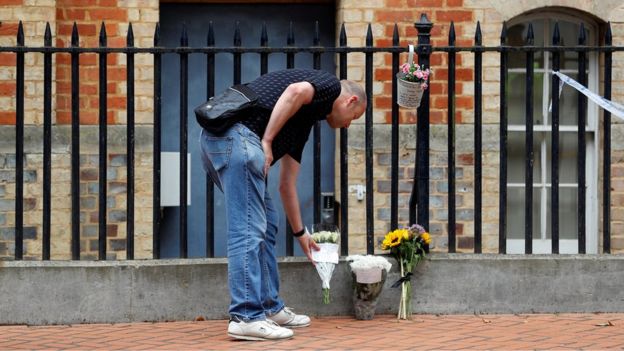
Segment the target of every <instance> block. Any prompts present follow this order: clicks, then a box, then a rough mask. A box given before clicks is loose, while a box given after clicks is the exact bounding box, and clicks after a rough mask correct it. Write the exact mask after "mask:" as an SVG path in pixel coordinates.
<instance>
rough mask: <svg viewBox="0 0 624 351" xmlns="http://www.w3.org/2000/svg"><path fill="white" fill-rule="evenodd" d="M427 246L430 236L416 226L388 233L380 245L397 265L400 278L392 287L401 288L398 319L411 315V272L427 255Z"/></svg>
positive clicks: (423, 229) (419, 226) (429, 242)
mask: <svg viewBox="0 0 624 351" xmlns="http://www.w3.org/2000/svg"><path fill="white" fill-rule="evenodd" d="M429 244H431V236H430V235H429V233H427V231H426V230H425V228H423V227H422V226H421V225H418V224H414V225H412V226H411V227H409V228H403V229H397V230H393V231H391V232H389V233H388V234H386V236H385V237H384V240H383V242H382V244H381V248H382V249H383V250H390V253H391V254H392V255H393V256H394V258H395V259H396V260H397V262H398V263H399V268H400V273H401V278H400V279H399V280H398V281H397V282H395V283H394V284H393V285H392V287H393V288H394V287H399V286H401V299H400V301H399V313H398V315H397V317H398V318H399V319H408V318H410V317H411V315H412V305H411V299H412V285H411V277H412V271H413V270H414V267H416V265H418V263H420V261H421V260H422V259H423V258H425V255H426V254H427V253H429Z"/></svg>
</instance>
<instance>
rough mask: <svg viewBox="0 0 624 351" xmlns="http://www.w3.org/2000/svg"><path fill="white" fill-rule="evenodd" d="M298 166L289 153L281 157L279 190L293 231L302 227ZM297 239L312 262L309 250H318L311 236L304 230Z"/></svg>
mask: <svg viewBox="0 0 624 351" xmlns="http://www.w3.org/2000/svg"><path fill="white" fill-rule="evenodd" d="M299 168H300V165H299V162H297V161H295V160H294V159H293V158H292V157H290V155H288V154H286V155H285V156H284V157H282V163H281V165H280V186H279V191H280V196H281V198H282V204H283V205H284V212H286V217H287V218H288V223H290V227H291V228H292V230H293V231H294V232H298V231H301V230H302V229H303V221H302V220H301V210H300V209H299V197H298V196H297V175H298V174H299ZM297 239H298V240H299V245H300V246H301V249H302V250H303V253H305V255H306V256H307V257H308V259H309V260H310V261H312V262H313V263H314V261H313V260H312V252H311V250H319V247H318V245H316V243H315V242H314V240H312V236H310V234H309V233H307V232H306V233H305V234H303V235H302V236H300V237H298V238H297Z"/></svg>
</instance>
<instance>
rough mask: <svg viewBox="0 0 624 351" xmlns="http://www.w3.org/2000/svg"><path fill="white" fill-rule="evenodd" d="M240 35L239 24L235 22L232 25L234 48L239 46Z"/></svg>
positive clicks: (240, 42)
mask: <svg viewBox="0 0 624 351" xmlns="http://www.w3.org/2000/svg"><path fill="white" fill-rule="evenodd" d="M241 45H242V40H241V33H240V22H239V21H236V23H235V24H234V46H241Z"/></svg>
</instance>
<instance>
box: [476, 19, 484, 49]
mask: <svg viewBox="0 0 624 351" xmlns="http://www.w3.org/2000/svg"><path fill="white" fill-rule="evenodd" d="M481 43H482V37H481V22H480V21H477V30H476V31H475V44H476V45H481Z"/></svg>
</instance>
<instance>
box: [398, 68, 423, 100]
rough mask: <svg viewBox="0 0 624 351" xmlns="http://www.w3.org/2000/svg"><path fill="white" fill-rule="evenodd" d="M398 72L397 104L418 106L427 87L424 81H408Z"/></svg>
mask: <svg viewBox="0 0 624 351" xmlns="http://www.w3.org/2000/svg"><path fill="white" fill-rule="evenodd" d="M401 75H402V73H397V79H398V80H397V83H398V84H397V104H399V106H401V107H409V108H418V107H419V106H420V100H422V96H423V93H424V92H425V89H423V88H422V83H416V82H408V81H406V80H404V79H401Z"/></svg>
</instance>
